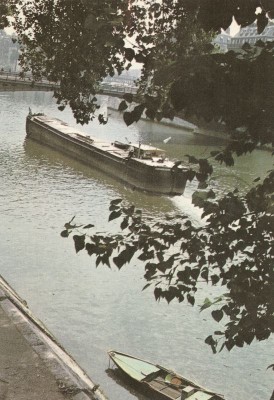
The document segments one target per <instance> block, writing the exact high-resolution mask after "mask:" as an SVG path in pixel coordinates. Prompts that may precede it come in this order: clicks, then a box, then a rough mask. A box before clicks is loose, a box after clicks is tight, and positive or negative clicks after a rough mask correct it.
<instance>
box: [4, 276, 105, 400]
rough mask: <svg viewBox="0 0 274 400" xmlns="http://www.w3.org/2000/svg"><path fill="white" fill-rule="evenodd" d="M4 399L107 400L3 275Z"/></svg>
mask: <svg viewBox="0 0 274 400" xmlns="http://www.w3.org/2000/svg"><path fill="white" fill-rule="evenodd" d="M0 354H1V356H0V399H1V400H38V399H39V400H65V399H71V400H107V398H106V397H105V396H104V394H103V393H102V391H101V390H100V389H99V386H98V385H96V384H95V383H94V382H92V381H91V379H90V378H89V377H88V376H87V374H86V373H85V372H84V371H83V370H82V369H81V368H80V366H79V365H78V364H77V363H76V362H75V361H74V360H73V359H72V358H71V357H70V355H69V354H68V353H67V352H66V351H65V350H64V349H63V348H62V347H61V346H60V344H59V343H58V342H57V340H56V339H55V338H54V337H53V336H52V334H51V333H50V332H49V331H48V330H47V328H46V327H45V326H44V325H43V324H42V322H41V321H39V320H38V319H37V318H35V316H34V315H32V313H31V311H30V310H29V309H28V307H27V305H26V303H25V302H24V301H23V300H22V299H21V298H20V297H19V296H18V294H17V293H16V292H15V291H14V290H13V289H12V288H11V287H10V286H9V285H8V283H7V282H6V281H5V280H4V279H3V278H2V277H1V276H0Z"/></svg>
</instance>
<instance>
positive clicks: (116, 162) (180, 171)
mask: <svg viewBox="0 0 274 400" xmlns="http://www.w3.org/2000/svg"><path fill="white" fill-rule="evenodd" d="M26 132H27V137H29V138H31V139H33V140H36V141H38V142H39V143H41V144H44V145H47V146H50V147H52V148H53V149H55V150H58V151H61V152H63V153H65V154H67V155H69V156H70V157H73V158H75V159H77V160H79V161H81V162H83V163H85V164H88V165H90V166H91V167H95V168H96V169H99V170H101V171H103V172H105V173H106V174H108V175H110V176H112V177H114V178H116V179H118V180H120V181H123V182H125V183H127V184H128V185H130V186H131V187H133V188H136V189H140V190H143V191H147V192H151V193H155V194H165V195H180V194H183V192H184V189H185V185H186V174H185V172H186V171H185V169H184V168H183V167H182V166H179V167H177V166H176V165H175V164H174V163H171V162H168V164H166V163H162V164H161V163H157V162H153V161H150V160H139V159H138V158H130V157H128V152H126V151H125V150H122V149H119V148H117V147H115V146H114V144H111V143H108V142H104V141H101V140H100V139H98V138H95V137H90V136H88V135H86V134H84V133H82V132H80V131H79V130H77V129H75V128H72V127H69V126H68V125H67V124H65V123H64V122H62V121H60V120H58V119H55V118H50V117H47V116H45V115H38V116H28V117H27V120H26Z"/></svg>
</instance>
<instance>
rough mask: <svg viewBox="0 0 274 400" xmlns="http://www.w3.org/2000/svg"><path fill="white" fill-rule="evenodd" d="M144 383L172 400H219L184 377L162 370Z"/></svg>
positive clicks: (150, 375) (144, 380)
mask: <svg viewBox="0 0 274 400" xmlns="http://www.w3.org/2000/svg"><path fill="white" fill-rule="evenodd" d="M142 382H144V383H146V384H147V385H148V386H149V387H150V388H151V389H153V390H156V391H157V392H159V393H160V394H161V395H163V396H165V397H168V398H170V399H172V400H185V399H187V400H219V399H220V397H216V396H215V395H214V394H213V393H209V392H207V391H205V390H203V389H201V388H199V387H197V386H193V385H192V384H191V383H189V382H187V381H186V380H184V379H183V378H182V377H180V376H177V375H175V374H171V373H168V372H165V371H163V370H160V371H158V372H153V373H152V374H149V375H147V376H146V377H145V378H144V379H143V380H142Z"/></svg>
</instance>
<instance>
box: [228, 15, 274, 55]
mask: <svg viewBox="0 0 274 400" xmlns="http://www.w3.org/2000/svg"><path fill="white" fill-rule="evenodd" d="M258 40H261V41H263V42H267V41H272V40H274V23H273V22H270V23H269V24H268V25H267V27H266V28H265V29H264V31H263V32H262V33H261V34H260V35H259V34H258V31H257V24H256V23H253V24H251V25H249V26H246V27H245V28H241V29H240V31H239V32H238V33H237V34H236V35H235V36H234V37H231V40H230V42H229V43H228V45H227V48H228V50H240V49H241V48H242V46H243V45H244V44H245V43H249V44H251V45H254V44H255V43H256V42H257V41H258Z"/></svg>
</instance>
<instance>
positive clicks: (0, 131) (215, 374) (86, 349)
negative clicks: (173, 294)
mask: <svg viewBox="0 0 274 400" xmlns="http://www.w3.org/2000/svg"><path fill="white" fill-rule="evenodd" d="M29 107H31V109H32V111H33V112H41V111H43V112H45V113H47V114H49V115H52V116H58V117H59V118H61V119H64V120H65V121H66V122H69V123H71V124H74V121H73V118H72V116H71V114H70V112H69V111H66V110H65V111H64V112H63V113H61V112H59V111H58V110H57V107H56V106H55V104H54V101H53V100H52V98H51V94H49V93H45V94H44V93H39V92H37V93H36V92H33V93H19V92H17V93H9V92H6V93H0V112H1V115H0V121H1V124H0V141H1V145H0V171H1V174H0V184H1V192H0V213H1V224H0V238H1V240H0V252H1V269H0V273H1V274H2V275H3V276H4V278H5V279H7V280H8V282H9V283H10V284H11V285H12V286H13V287H14V288H15V290H16V291H17V292H18V293H19V294H20V295H21V297H23V298H24V299H25V300H26V301H27V302H28V305H29V307H30V309H31V310H32V311H33V312H34V314H35V315H36V316H37V317H38V318H40V319H41V320H42V321H43V322H44V323H45V324H46V326H47V327H48V328H49V330H50V331H51V332H52V333H53V334H54V335H55V336H56V337H57V339H58V340H59V342H60V343H61V344H62V345H63V346H65V348H66V349H67V351H68V352H69V353H70V354H71V355H72V356H73V357H74V358H75V359H76V360H77V361H78V362H79V363H80V365H81V366H82V367H83V368H84V369H85V370H86V371H87V372H88V374H89V375H90V376H91V377H92V379H93V380H94V381H95V382H96V383H99V384H100V385H101V387H102V388H103V390H104V392H105V393H106V395H107V396H109V398H110V399H111V400H123V399H125V400H130V399H139V400H143V399H147V398H145V397H144V395H142V394H140V393H138V392H135V391H134V390H133V389H132V388H130V387H129V386H128V385H127V384H126V383H125V382H123V381H122V380H121V378H120V376H119V375H118V374H115V373H113V372H112V371H111V370H109V369H108V367H109V362H108V358H107V355H106V352H107V350H109V349H117V350H120V351H123V352H127V353H130V354H133V355H137V356H139V357H141V358H146V359H148V360H151V361H153V362H154V361H155V362H156V363H159V364H162V365H165V366H167V367H170V368H173V369H175V370H177V371H178V372H181V373H183V374H184V375H186V376H187V377H188V378H190V379H193V380H197V381H198V382H199V383H201V384H202V385H205V386H207V387H209V388H211V389H212V390H216V391H218V392H221V393H223V394H225V396H226V398H227V399H228V400H247V399H248V400H268V399H269V398H270V394H271V390H272V388H273V373H271V372H270V370H266V367H267V366H268V365H269V364H271V363H273V361H274V354H273V353H274V352H273V342H272V347H271V343H270V342H268V343H266V342H265V343H264V342H262V343H254V344H252V346H251V347H246V348H244V349H240V350H238V349H235V350H233V351H232V352H230V353H227V352H222V353H220V354H217V355H213V354H212V353H211V350H210V348H209V347H208V346H206V345H205V344H204V339H205V338H206V337H207V335H208V334H210V333H212V332H213V330H216V328H217V329H219V327H218V325H217V324H215V322H214V321H213V320H212V318H211V317H210V314H209V313H206V312H204V313H202V314H200V313H199V309H198V307H191V306H188V305H187V304H180V305H179V304H177V303H174V304H170V305H167V304H165V303H160V304H159V303H156V302H155V300H154V297H153V294H152V292H151V291H149V290H146V291H144V292H142V288H143V286H144V285H145V281H144V278H143V267H142V264H141V263H140V262H138V261H137V260H135V261H134V262H133V263H132V264H131V265H130V266H128V267H125V268H123V269H122V271H120V272H119V271H117V270H116V269H108V268H107V267H99V268H96V267H95V265H94V260H92V259H90V258H89V257H88V256H87V255H85V254H84V253H83V254H81V253H80V254H78V255H76V254H75V251H74V248H73V243H72V241H71V240H70V239H62V238H61V237H60V232H61V230H62V229H63V225H64V223H65V222H67V221H69V220H70V219H71V218H72V217H73V216H74V215H75V216H76V219H77V221H79V222H84V223H88V222H91V223H95V224H96V226H97V227H98V230H100V231H108V230H112V231H115V230H117V226H116V225H115V223H114V224H108V223H107V219H108V206H109V202H110V200H112V199H115V198H117V197H123V198H124V199H125V200H127V201H128V202H134V203H135V204H136V205H137V206H139V207H142V208H143V209H144V212H145V213H146V214H148V215H152V216H154V218H155V219H161V218H162V217H163V215H164V214H166V213H168V212H173V211H181V212H183V213H186V214H187V215H189V216H190V217H191V218H192V220H194V221H197V222H199V218H200V211H199V210H198V209H196V208H194V207H193V206H192V205H191V193H192V192H193V190H194V184H192V185H189V186H188V187H187V190H186V193H185V195H184V196H180V197H175V198H173V199H169V198H166V197H154V196H151V195H150V196H148V195H146V194H142V193H138V192H132V191H131V190H129V189H127V188H126V187H124V186H123V185H122V184H120V183H117V182H116V181H114V180H112V179H110V178H108V177H106V176H105V175H103V174H101V173H100V172H96V171H93V170H92V169H90V168H87V167H86V166H84V165H82V164H81V163H78V162H76V161H73V160H71V159H69V158H68V157H66V156H63V155H61V154H59V153H58V152H55V151H53V150H51V149H48V148H45V147H43V146H41V145H39V144H37V143H35V142H32V141H30V140H26V139H25V117H26V114H27V113H28V108H29ZM152 128H153V129H152ZM84 129H85V131H89V132H92V133H93V134H95V135H100V136H101V137H102V138H108V139H111V140H115V139H116V140H117V139H118V140H124V138H125V137H127V138H128V139H129V140H132V141H133V140H134V141H136V140H138V139H139V137H141V139H142V140H143V141H144V142H146V143H147V142H151V143H154V144H158V145H159V146H161V147H164V146H165V147H166V149H167V151H168V153H169V154H170V155H171V156H173V157H176V158H179V159H180V158H183V157H184V155H185V154H196V155H197V156H204V155H206V154H208V153H209V151H211V150H213V149H216V147H217V148H218V147H219V146H220V145H221V143H220V142H217V141H216V140H214V139H205V138H201V137H197V136H194V135H192V134H191V133H187V132H182V131H178V130H174V129H171V128H170V129H169V128H166V127H165V128H163V127H159V130H158V135H156V134H155V133H154V132H155V126H151V124H142V125H141V127H136V126H134V127H130V128H126V126H125V125H124V124H123V122H122V121H121V118H120V117H119V115H118V113H116V112H114V111H112V112H111V115H109V123H108V124H107V125H106V126H99V125H98V124H97V123H96V122H94V123H93V124H90V126H88V127H85V128H84ZM168 136H172V140H171V141H170V143H169V144H167V145H164V144H163V142H162V141H163V139H164V138H166V137H168ZM270 166H271V158H270V155H269V154H268V153H266V152H260V151H258V152H256V153H254V154H252V155H249V156H247V157H243V158H241V159H239V160H238V161H237V163H236V166H235V167H234V168H232V169H230V170H229V171H226V170H225V168H224V167H220V166H219V167H218V168H217V169H216V172H215V175H214V176H213V177H212V185H213V186H214V187H215V189H216V190H219V191H224V190H229V188H232V187H235V186H238V187H239V188H240V189H242V188H248V187H250V185H251V184H252V181H253V180H254V179H255V178H256V177H257V176H260V175H261V174H263V173H264V172H265V171H266V170H268V169H269V168H270ZM211 294H212V295H214V293H213V291H212V289H211V288H206V289H205V292H204V293H201V294H200V297H199V299H200V304H201V303H202V300H203V298H204V297H205V296H209V295H211Z"/></svg>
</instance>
